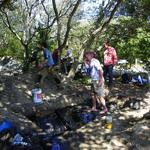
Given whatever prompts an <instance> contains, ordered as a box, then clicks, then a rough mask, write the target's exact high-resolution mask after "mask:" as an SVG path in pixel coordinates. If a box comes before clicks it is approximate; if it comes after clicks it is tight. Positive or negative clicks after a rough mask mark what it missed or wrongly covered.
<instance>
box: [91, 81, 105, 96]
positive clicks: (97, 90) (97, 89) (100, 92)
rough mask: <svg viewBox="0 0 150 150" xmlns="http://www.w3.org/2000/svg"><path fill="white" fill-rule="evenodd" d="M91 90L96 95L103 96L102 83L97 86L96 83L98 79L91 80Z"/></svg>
mask: <svg viewBox="0 0 150 150" xmlns="http://www.w3.org/2000/svg"><path fill="white" fill-rule="evenodd" d="M91 90H92V91H93V92H94V93H95V94H97V96H102V97H104V96H105V94H104V85H102V86H99V85H98V81H92V86H91Z"/></svg>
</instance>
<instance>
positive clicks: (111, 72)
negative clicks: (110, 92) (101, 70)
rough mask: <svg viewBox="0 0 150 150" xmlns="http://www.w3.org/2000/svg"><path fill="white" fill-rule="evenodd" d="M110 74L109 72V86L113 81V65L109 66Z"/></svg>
mask: <svg viewBox="0 0 150 150" xmlns="http://www.w3.org/2000/svg"><path fill="white" fill-rule="evenodd" d="M108 74H109V86H111V85H112V82H113V65H109V66H108Z"/></svg>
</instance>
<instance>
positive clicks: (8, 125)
mask: <svg viewBox="0 0 150 150" xmlns="http://www.w3.org/2000/svg"><path fill="white" fill-rule="evenodd" d="M13 127H14V126H13V124H12V123H11V122H10V121H9V120H5V121H4V122H3V123H2V124H1V125H0V132H2V131H4V130H6V129H11V128H13Z"/></svg>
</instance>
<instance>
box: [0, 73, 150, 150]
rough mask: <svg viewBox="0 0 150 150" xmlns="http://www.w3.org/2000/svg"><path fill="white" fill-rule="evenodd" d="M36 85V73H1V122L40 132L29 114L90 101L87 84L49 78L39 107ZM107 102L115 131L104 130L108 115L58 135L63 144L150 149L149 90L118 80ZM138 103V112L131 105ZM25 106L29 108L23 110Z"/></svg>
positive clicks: (98, 149)
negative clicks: (33, 98) (8, 122)
mask: <svg viewBox="0 0 150 150" xmlns="http://www.w3.org/2000/svg"><path fill="white" fill-rule="evenodd" d="M35 83H36V72H34V73H32V74H31V73H29V74H13V75H12V74H11V75H10V74H2V73H1V74H0V97H1V100H0V121H2V120H3V119H9V120H11V121H12V122H13V123H14V124H15V125H17V126H18V127H20V128H21V129H23V130H24V129H30V128H34V129H37V130H40V129H39V127H38V126H37V125H36V124H35V122H32V121H31V120H30V119H29V118H28V117H27V114H29V113H30V112H31V113H30V114H32V113H33V112H34V113H37V110H38V109H40V111H41V112H44V111H45V112H47V111H48V110H50V109H53V110H54V109H58V108H64V107H66V106H74V105H80V104H82V103H83V102H84V101H86V100H87V99H90V91H89V87H87V86H85V85H81V84H77V83H75V82H71V83H69V84H68V83H66V82H64V83H63V84H57V83H56V82H55V81H54V80H53V79H51V78H47V79H46V80H45V84H44V86H43V87H42V91H43V94H44V101H43V102H44V103H43V107H42V108H37V106H35V105H34V104H33V101H32V96H31V90H32V89H34V88H35ZM106 101H107V105H108V107H109V111H110V112H111V115H112V117H113V123H112V125H113V127H112V130H110V129H106V128H105V120H106V116H103V117H102V116H97V117H96V119H95V120H94V121H93V122H90V123H88V124H86V125H84V126H82V127H81V128H78V129H76V130H69V131H66V132H65V133H63V134H61V135H60V136H59V139H61V142H62V143H63V144H64V145H66V146H67V148H66V150H67V149H69V150H103V149H104V150H107V149H108V150H120V149H121V150H123V149H131V150H148V149H150V91H149V88H148V87H147V86H144V87H142V86H137V85H133V84H122V83H121V81H120V80H119V79H116V80H115V82H114V85H113V87H111V89H109V95H108V96H107V98H106ZM136 102H138V104H140V107H139V108H138V109H135V108H133V107H132V106H131V103H133V104H134V103H136ZM24 104H27V107H23V105H24ZM47 105H48V106H47ZM19 106H20V107H19ZM23 108H24V109H23ZM30 108H31V109H30ZM46 108H47V109H46ZM17 109H18V110H17ZM27 112H28V113H27Z"/></svg>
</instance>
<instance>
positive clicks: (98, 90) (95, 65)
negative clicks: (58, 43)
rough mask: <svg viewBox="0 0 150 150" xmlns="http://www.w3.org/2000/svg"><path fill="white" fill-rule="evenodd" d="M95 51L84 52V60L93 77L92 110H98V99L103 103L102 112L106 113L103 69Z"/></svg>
mask: <svg viewBox="0 0 150 150" xmlns="http://www.w3.org/2000/svg"><path fill="white" fill-rule="evenodd" d="M94 56H95V55H94V53H93V52H86V53H85V54H84V62H85V65H86V67H87V69H88V70H90V71H89V75H90V77H91V79H92V87H91V89H92V109H91V111H97V109H96V100H98V102H101V104H102V105H103V111H102V112H100V114H104V113H106V112H107V111H108V109H107V107H106V103H105V99H104V95H105V94H104V78H103V70H102V67H101V65H100V62H99V60H98V59H96V58H94Z"/></svg>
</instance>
